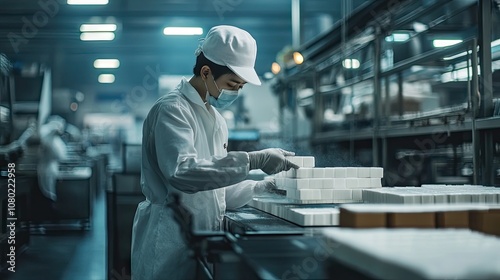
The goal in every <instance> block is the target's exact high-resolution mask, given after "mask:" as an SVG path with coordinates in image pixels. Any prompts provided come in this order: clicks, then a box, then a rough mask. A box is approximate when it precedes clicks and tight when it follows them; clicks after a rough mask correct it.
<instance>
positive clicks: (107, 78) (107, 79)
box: [97, 74, 115, 84]
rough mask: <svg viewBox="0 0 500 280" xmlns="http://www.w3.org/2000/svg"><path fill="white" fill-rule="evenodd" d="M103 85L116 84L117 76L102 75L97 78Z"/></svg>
mask: <svg viewBox="0 0 500 280" xmlns="http://www.w3.org/2000/svg"><path fill="white" fill-rule="evenodd" d="M97 80H98V81H99V83H101V84H112V83H114V82H115V75H113V74H101V75H99V77H98V78H97Z"/></svg>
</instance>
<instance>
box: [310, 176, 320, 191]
mask: <svg viewBox="0 0 500 280" xmlns="http://www.w3.org/2000/svg"><path fill="white" fill-rule="evenodd" d="M309 188H310V189H322V188H323V179H322V178H311V179H309Z"/></svg>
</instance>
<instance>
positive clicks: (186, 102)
mask: <svg viewBox="0 0 500 280" xmlns="http://www.w3.org/2000/svg"><path fill="white" fill-rule="evenodd" d="M142 141H143V142H142V167H141V172H142V176H141V187H142V192H143V193H144V195H145V196H146V200H145V201H143V202H141V203H140V204H139V205H138V207H137V212H136V214H135V218H134V225H133V231H132V278H133V279H134V280H142V279H144V280H155V279H192V278H193V277H194V273H195V262H194V261H193V259H192V258H190V257H189V251H188V248H187V246H186V244H185V243H184V242H183V239H182V235H181V232H180V228H179V226H178V224H177V223H176V221H175V220H174V218H173V215H172V211H171V210H170V208H168V207H167V206H166V198H167V197H168V195H169V194H171V193H179V194H180V195H181V201H182V203H183V205H184V206H185V207H186V208H188V209H189V210H190V211H191V212H192V213H193V217H194V228H195V230H213V231H219V230H221V229H222V221H223V215H224V212H225V210H226V208H230V209H231V208H233V209H234V208H238V207H241V206H243V205H245V204H246V203H248V202H249V201H250V200H251V199H252V196H253V193H254V188H255V184H256V182H255V181H251V180H245V178H246V176H247V175H248V171H249V159H248V154H247V153H245V152H230V153H227V151H226V147H227V141H228V132H227V126H226V123H225V120H224V119H223V118H222V116H221V115H220V114H219V113H218V112H217V110H214V109H213V108H212V107H211V106H209V109H207V107H206V106H205V104H204V103H203V101H202V100H201V98H200V96H199V95H198V93H197V91H196V90H195V89H194V88H193V87H192V86H191V84H189V82H188V81H187V80H186V79H185V78H183V80H182V81H181V83H180V84H179V85H178V86H177V88H176V89H175V90H174V91H172V92H171V93H169V94H167V95H165V96H163V97H161V98H160V99H159V100H158V101H157V102H156V103H155V104H154V105H153V107H152V109H151V110H150V112H149V114H148V117H147V118H146V120H145V121H144V126H143V140H142Z"/></svg>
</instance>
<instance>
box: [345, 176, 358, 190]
mask: <svg viewBox="0 0 500 280" xmlns="http://www.w3.org/2000/svg"><path fill="white" fill-rule="evenodd" d="M358 184H359V182H358V178H346V179H345V186H346V188H347V189H357V188H358Z"/></svg>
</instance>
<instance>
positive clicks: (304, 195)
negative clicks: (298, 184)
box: [297, 189, 321, 200]
mask: <svg viewBox="0 0 500 280" xmlns="http://www.w3.org/2000/svg"><path fill="white" fill-rule="evenodd" d="M297 194H298V198H297V199H301V200H313V199H321V191H320V190H319V189H303V190H297Z"/></svg>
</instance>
